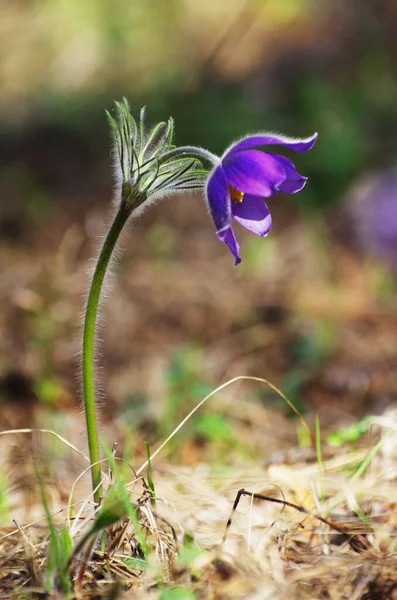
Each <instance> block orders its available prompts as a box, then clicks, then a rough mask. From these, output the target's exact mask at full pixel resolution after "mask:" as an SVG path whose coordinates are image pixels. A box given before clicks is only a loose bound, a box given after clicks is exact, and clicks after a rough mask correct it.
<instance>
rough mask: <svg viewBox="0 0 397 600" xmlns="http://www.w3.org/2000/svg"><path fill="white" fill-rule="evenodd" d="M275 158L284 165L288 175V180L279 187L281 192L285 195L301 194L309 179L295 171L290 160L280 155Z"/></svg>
mask: <svg viewBox="0 0 397 600" xmlns="http://www.w3.org/2000/svg"><path fill="white" fill-rule="evenodd" d="M274 156H277V158H278V160H280V161H281V162H282V163H283V165H284V170H285V173H286V175H287V179H286V180H285V181H283V183H282V184H281V185H280V186H279V187H278V189H279V190H280V192H283V193H284V194H296V193H297V192H300V191H301V189H302V188H304V187H305V185H306V181H307V177H303V175H300V174H299V173H298V172H297V170H296V169H295V165H294V163H293V162H292V161H291V160H289V159H288V158H285V157H284V156H279V155H278V154H275V155H274Z"/></svg>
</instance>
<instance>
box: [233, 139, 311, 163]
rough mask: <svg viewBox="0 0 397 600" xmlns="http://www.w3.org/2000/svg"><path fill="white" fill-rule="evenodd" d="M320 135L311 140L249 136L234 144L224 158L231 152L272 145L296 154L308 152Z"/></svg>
mask: <svg viewBox="0 0 397 600" xmlns="http://www.w3.org/2000/svg"><path fill="white" fill-rule="evenodd" d="M317 136H318V134H317V133H315V134H314V135H312V136H311V137H309V138H305V139H298V138H289V137H286V136H285V135H281V134H276V133H264V134H258V135H249V136H247V137H245V138H243V139H242V140H240V141H239V142H236V143H235V144H233V145H232V146H231V147H230V148H229V150H228V151H227V152H225V154H224V157H225V158H226V156H228V155H229V153H231V152H240V151H241V150H249V149H251V148H257V147H260V146H268V145H270V144H277V145H281V146H286V147H287V148H291V149H292V150H295V151H296V152H307V150H310V149H311V148H313V146H314V144H315V143H316V140H317Z"/></svg>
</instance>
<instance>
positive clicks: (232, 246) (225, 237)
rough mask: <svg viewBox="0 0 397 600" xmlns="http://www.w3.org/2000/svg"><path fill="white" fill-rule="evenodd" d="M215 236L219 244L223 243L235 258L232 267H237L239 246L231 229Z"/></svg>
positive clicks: (239, 260) (239, 261)
mask: <svg viewBox="0 0 397 600" xmlns="http://www.w3.org/2000/svg"><path fill="white" fill-rule="evenodd" d="M217 236H218V239H219V240H220V241H221V242H225V244H227V245H228V246H229V250H230V252H231V253H232V254H233V256H234V258H235V262H234V266H235V267H237V265H239V264H240V263H241V258H240V245H239V243H238V241H237V240H236V236H235V235H234V231H233V229H232V228H231V227H228V228H227V229H225V230H224V231H221V232H219V233H218V234H217Z"/></svg>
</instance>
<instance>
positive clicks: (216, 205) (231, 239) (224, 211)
mask: <svg viewBox="0 0 397 600" xmlns="http://www.w3.org/2000/svg"><path fill="white" fill-rule="evenodd" d="M316 139H317V133H315V134H314V135H313V136H312V137H310V138H306V139H302V140H300V139H293V138H287V137H285V136H283V135H279V134H272V133H264V134H257V135H250V136H247V137H245V138H243V139H242V140H240V141H239V142H236V143H235V144H233V145H232V146H231V147H230V148H229V149H228V150H227V151H226V152H225V154H224V155H223V156H222V158H221V159H220V161H219V164H218V165H216V166H215V168H214V169H213V171H212V172H211V174H210V176H209V178H208V181H207V187H206V197H207V203H208V209H209V212H210V215H211V217H212V220H213V221H214V224H215V227H216V230H217V236H218V238H219V239H220V240H221V241H222V242H225V243H226V244H227V245H228V247H229V249H230V251H231V253H232V254H233V256H234V258H235V261H236V262H235V266H237V265H238V264H239V263H240V262H241V258H240V246H239V244H238V242H237V240H236V237H235V235H234V231H233V228H232V218H233V219H235V220H236V221H237V222H238V223H240V225H242V226H243V227H245V228H246V229H248V230H249V231H252V232H253V233H256V234H257V235H259V236H261V237H265V236H266V235H267V234H268V233H269V231H270V229H271V226H272V217H271V215H270V211H269V209H268V207H267V205H266V203H265V201H264V198H270V197H271V196H274V195H275V194H277V192H283V193H284V194H296V192H299V191H300V190H301V189H302V188H303V187H304V185H305V183H306V181H307V178H306V177H302V175H299V173H297V171H296V169H295V166H294V164H293V162H292V161H290V160H289V159H288V158H285V157H284V156H280V155H279V154H272V153H269V152H263V151H262V150H258V149H257V148H258V147H261V146H269V145H278V146H286V147H287V148H291V149H292V150H295V151H297V152H306V151H307V150H310V149H311V148H312V147H313V146H314V144H315V142H316Z"/></svg>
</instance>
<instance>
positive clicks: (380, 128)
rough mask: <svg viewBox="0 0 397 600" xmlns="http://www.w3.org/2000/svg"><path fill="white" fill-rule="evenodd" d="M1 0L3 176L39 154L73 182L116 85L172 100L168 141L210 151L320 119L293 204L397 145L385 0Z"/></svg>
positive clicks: (140, 95)
mask: <svg viewBox="0 0 397 600" xmlns="http://www.w3.org/2000/svg"><path fill="white" fill-rule="evenodd" d="M0 10H1V20H0V44H1V51H0V80H1V88H0V107H1V117H0V126H1V130H2V131H1V133H2V139H3V143H2V144H1V161H2V175H3V176H4V177H6V178H7V176H8V178H11V179H12V176H11V175H10V173H9V170H10V169H11V170H13V167H15V163H16V162H17V164H18V166H23V167H25V166H26V164H25V163H27V164H28V167H27V168H28V171H29V172H28V174H26V173H25V175H26V176H27V177H31V178H32V179H33V182H31V184H33V183H34V180H35V177H36V178H37V177H39V176H40V173H38V174H36V176H35V174H34V173H31V170H34V168H36V169H37V168H38V167H40V169H39V171H40V170H41V171H44V175H46V176H43V177H42V179H43V181H42V182H41V183H43V184H44V185H45V183H48V180H51V175H52V176H53V179H54V178H55V180H56V183H57V184H61V183H62V181H61V182H60V181H59V180H57V179H56V177H57V175H58V176H60V173H59V171H62V169H63V170H64V171H65V173H64V175H65V177H66V178H67V179H69V178H70V177H72V178H73V177H74V178H76V179H77V180H78V181H81V182H84V180H86V179H87V177H88V176H89V175H91V172H90V168H91V169H92V168H95V166H96V165H97V162H96V161H97V160H100V159H101V158H102V159H103V158H104V156H105V155H106V153H107V144H108V142H107V136H108V132H107V125H106V121H105V119H104V108H110V107H111V105H112V101H113V100H115V99H118V98H120V97H121V96H122V95H125V96H127V97H128V98H129V100H130V102H131V104H132V107H133V108H136V111H138V110H139V107H140V106H141V105H142V104H145V105H147V106H148V107H149V115H150V118H151V119H153V121H155V120H157V119H161V118H166V117H167V116H168V115H169V114H172V115H173V116H174V117H175V119H176V124H177V130H176V131H177V142H178V143H181V144H183V143H186V142H189V143H192V144H201V145H203V146H205V147H208V148H211V150H213V151H215V152H222V150H223V149H224V148H225V147H226V146H227V145H229V143H230V142H231V141H232V140H233V139H235V138H236V137H238V136H241V135H244V134H245V133H247V132H249V131H252V130H258V129H262V130H263V129H264V130H266V129H267V130H269V129H270V130H278V131H282V132H285V133H287V134H289V135H296V136H307V135H309V134H311V133H312V132H313V131H319V133H320V137H319V142H318V145H317V147H316V151H315V152H313V153H312V155H311V156H310V159H305V161H304V171H305V174H306V175H308V176H310V178H311V183H310V186H308V189H307V190H306V191H305V193H304V194H301V195H299V205H300V206H301V205H302V203H304V204H307V205H309V206H316V207H320V208H322V207H324V206H327V205H329V204H330V203H334V202H337V201H338V200H340V197H341V195H342V194H343V193H344V192H345V190H346V186H347V185H348V184H349V183H350V182H351V181H352V180H353V179H354V177H355V176H356V175H357V174H359V173H360V172H361V171H363V170H366V169H373V168H375V167H378V166H387V165H389V164H392V163H393V161H394V160H395V159H396V154H397V144H396V131H397V101H396V100H397V79H396V69H395V65H396V59H397V41H396V36H395V30H396V21H397V8H396V3H395V2H394V1H393V0H366V1H365V2H362V1H361V0H349V2H345V1H343V0H284V1H283V2H280V1H279V0H251V1H243V0H227V1H226V0H196V1H194V2H193V1H191V0H163V1H162V0H112V1H110V0H85V1H84V2H81V1H77V0H30V1H29V2H20V1H15V0H12V1H11V0H10V1H8V2H7V1H3V2H2V5H1V9H0ZM27 155H28V156H27ZM32 155H34V156H32ZM29 160H30V162H29ZM35 161H36V162H35ZM40 161H41V162H40ZM21 162H22V165H21V164H20V163H21ZM46 162H47V163H49V164H47V165H45V164H41V163H46ZM53 162H55V163H56V164H52V163H53ZM29 167H31V168H29ZM87 171H88V172H87ZM54 172H55V173H54ZM7 191H9V190H7V186H6V189H5V190H4V189H3V190H2V203H4V202H7ZM293 200H294V201H295V199H293Z"/></svg>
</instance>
